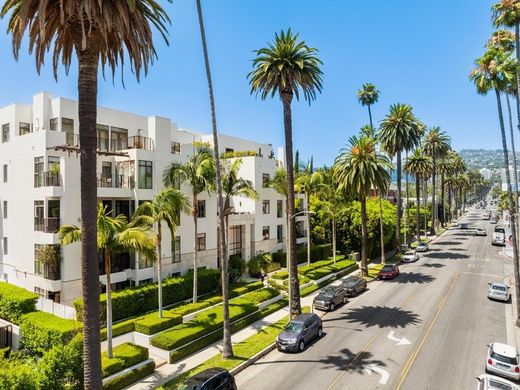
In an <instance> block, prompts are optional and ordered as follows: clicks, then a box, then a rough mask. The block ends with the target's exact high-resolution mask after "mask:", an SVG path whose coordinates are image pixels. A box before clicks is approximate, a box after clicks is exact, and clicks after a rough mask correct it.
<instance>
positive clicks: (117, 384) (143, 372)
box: [103, 361, 155, 390]
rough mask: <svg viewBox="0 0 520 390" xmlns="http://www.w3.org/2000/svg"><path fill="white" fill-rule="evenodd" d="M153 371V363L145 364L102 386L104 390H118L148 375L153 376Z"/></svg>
mask: <svg viewBox="0 0 520 390" xmlns="http://www.w3.org/2000/svg"><path fill="white" fill-rule="evenodd" d="M154 370H155V362H153V361H151V362H149V363H146V364H145V365H143V366H141V367H139V368H136V369H134V370H131V371H129V372H126V373H124V374H123V375H120V376H118V377H117V378H114V379H112V380H110V381H108V382H106V383H105V384H104V385H103V389H104V390H120V389H123V388H125V387H127V386H129V385H131V384H132V383H134V382H137V381H138V380H140V379H143V378H145V377H147V376H148V375H151V374H153V372H154Z"/></svg>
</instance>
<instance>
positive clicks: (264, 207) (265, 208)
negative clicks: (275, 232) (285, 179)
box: [262, 200, 271, 214]
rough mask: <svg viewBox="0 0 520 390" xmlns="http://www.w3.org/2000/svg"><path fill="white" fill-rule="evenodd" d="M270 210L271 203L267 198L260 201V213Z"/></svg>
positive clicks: (267, 212) (266, 212)
mask: <svg viewBox="0 0 520 390" xmlns="http://www.w3.org/2000/svg"><path fill="white" fill-rule="evenodd" d="M270 212H271V203H270V202H269V201H268V200H264V201H263V202H262V214H269V213H270Z"/></svg>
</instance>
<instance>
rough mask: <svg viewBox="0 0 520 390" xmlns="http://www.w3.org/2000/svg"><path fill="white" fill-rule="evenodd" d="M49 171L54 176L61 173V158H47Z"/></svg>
mask: <svg viewBox="0 0 520 390" xmlns="http://www.w3.org/2000/svg"><path fill="white" fill-rule="evenodd" d="M47 170H48V171H49V172H52V173H53V174H59V173H60V158H59V157H57V156H49V157H47Z"/></svg>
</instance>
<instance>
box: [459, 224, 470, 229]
mask: <svg viewBox="0 0 520 390" xmlns="http://www.w3.org/2000/svg"><path fill="white" fill-rule="evenodd" d="M467 228H468V224H467V223H459V229H467Z"/></svg>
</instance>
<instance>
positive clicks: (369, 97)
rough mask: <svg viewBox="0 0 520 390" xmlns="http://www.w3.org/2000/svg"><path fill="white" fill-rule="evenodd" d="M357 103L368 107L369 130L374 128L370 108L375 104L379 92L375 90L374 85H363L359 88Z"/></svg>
mask: <svg viewBox="0 0 520 390" xmlns="http://www.w3.org/2000/svg"><path fill="white" fill-rule="evenodd" d="M357 97H358V102H359V103H361V105H362V106H367V107H368V117H369V119H370V128H371V129H373V128H374V124H373V122H372V111H371V110H370V107H371V106H372V105H373V104H374V103H377V101H378V99H379V91H378V90H377V89H376V87H375V85H374V84H369V83H365V84H363V86H362V87H361V89H360V90H359V91H358V93H357Z"/></svg>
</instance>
